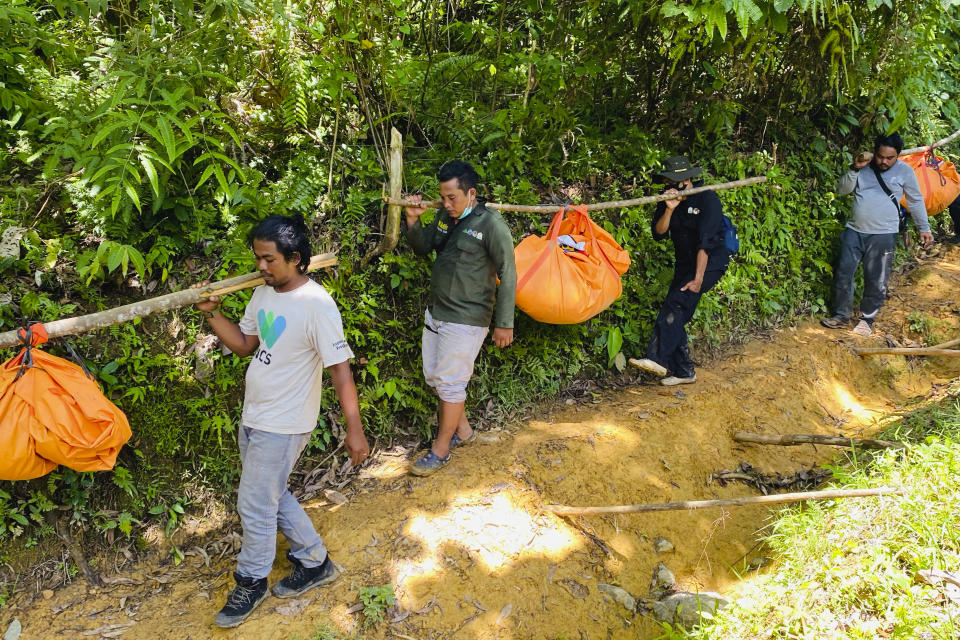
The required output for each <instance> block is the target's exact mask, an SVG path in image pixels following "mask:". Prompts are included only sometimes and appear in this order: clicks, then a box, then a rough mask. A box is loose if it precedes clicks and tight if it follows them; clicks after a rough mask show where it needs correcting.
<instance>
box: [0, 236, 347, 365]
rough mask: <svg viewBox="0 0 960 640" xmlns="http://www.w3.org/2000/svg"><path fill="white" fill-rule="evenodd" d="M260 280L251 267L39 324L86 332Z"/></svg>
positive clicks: (322, 262)
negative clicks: (222, 277)
mask: <svg viewBox="0 0 960 640" xmlns="http://www.w3.org/2000/svg"><path fill="white" fill-rule="evenodd" d="M335 264H337V256H335V255H334V254H332V253H323V254H320V255H317V256H313V257H312V258H311V259H310V267H309V268H308V270H309V271H314V270H316V269H320V268H323V267H332V266H334V265H335ZM261 284H263V278H261V277H260V272H259V271H255V272H254V273H247V274H245V275H242V276H236V277H233V278H228V279H226V280H221V281H220V282H212V283H210V284H208V285H206V286H203V287H197V288H195V289H183V290H182V291H176V292H174V293H168V294H166V295H163V296H157V297H155V298H148V299H147V300H140V301H138V302H133V303H131V304H126V305H123V306H122V307H115V308H113V309H107V310H106V311H100V312H98V313H91V314H88V315H85V316H77V317H75V318H65V319H63V320H54V321H53V322H44V323H43V326H44V328H45V329H46V330H47V336H48V337H50V338H58V337H60V336H69V335H74V334H77V333H86V332H87V331H93V330H94V329H102V328H103V327H109V326H110V325H113V324H119V323H121V322H128V321H130V320H134V319H136V318H143V317H145V316H149V315H153V314H155V313H162V312H164V311H169V310H170V309H176V308H178V307H186V306H188V305H191V304H196V303H198V302H201V301H203V300H206V299H207V298H209V297H211V296H224V295H226V294H228V293H233V292H234V291H240V290H241V289H249V288H251V287H257V286H260V285H261ZM17 331H18V330H14V331H7V332H4V333H0V349H2V348H4V347H13V346H16V345H18V344H20V339H19V338H18V337H17Z"/></svg>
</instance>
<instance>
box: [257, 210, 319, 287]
mask: <svg viewBox="0 0 960 640" xmlns="http://www.w3.org/2000/svg"><path fill="white" fill-rule="evenodd" d="M307 233H308V232H307V225H306V223H305V222H304V221H303V216H302V215H299V214H297V215H295V216H267V217H266V218H264V219H263V220H261V221H260V223H259V224H258V225H257V226H255V227H254V228H253V231H251V232H250V235H249V236H248V238H247V241H248V242H249V243H250V244H251V245H253V241H254V240H262V241H263V242H273V243H274V244H276V245H277V251H279V252H280V253H282V254H283V257H284V258H285V259H286V260H287V262H289V261H290V260H292V259H293V254H295V253H296V254H299V256H300V261H299V262H298V263H297V271H298V272H299V273H301V274H302V273H306V272H307V269H308V268H309V267H310V257H311V255H312V253H313V252H312V251H311V250H310V240H309V239H307Z"/></svg>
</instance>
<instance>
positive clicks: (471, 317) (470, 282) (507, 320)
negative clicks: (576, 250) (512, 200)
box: [406, 204, 517, 329]
mask: <svg viewBox="0 0 960 640" xmlns="http://www.w3.org/2000/svg"><path fill="white" fill-rule="evenodd" d="M406 236H407V240H408V241H409V242H410V246H411V247H413V250H414V252H416V253H418V254H420V255H427V254H428V253H430V252H431V251H434V250H436V252H437V259H436V260H435V261H434V263H433V272H432V275H431V282H430V313H431V315H433V317H434V318H436V319H437V320H440V321H441V322H454V323H456V324H466V325H470V326H474V327H489V326H490V320H491V318H493V315H494V314H493V309H494V302H496V310H497V313H496V321H495V323H494V326H495V327H497V328H505V329H512V328H513V304H514V298H515V297H516V294H517V267H516V264H514V261H513V237H512V236H511V235H510V229H509V227H507V223H506V222H504V220H503V217H501V215H500V213H499V212H497V211H494V210H493V209H489V208H487V206H486V205H483V204H478V205H477V206H476V207H474V209H473V211H471V212H470V214H469V215H468V216H467V217H466V218H464V219H463V220H453V219H452V218H451V217H450V214H449V213H447V211H446V210H445V209H440V210H439V211H438V212H437V215H436V217H435V218H434V220H433V222H431V223H430V224H429V225H427V226H426V227H424V226H423V225H421V224H420V221H419V220H418V221H417V222H415V223H414V224H413V226H412V227H410V228H408V229H407V233H406ZM498 277H499V278H500V288H499V290H498V289H497V278H498Z"/></svg>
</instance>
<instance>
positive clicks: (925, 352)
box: [853, 347, 960, 358]
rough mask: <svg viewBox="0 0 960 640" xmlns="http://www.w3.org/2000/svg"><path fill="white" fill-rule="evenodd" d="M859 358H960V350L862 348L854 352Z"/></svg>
mask: <svg viewBox="0 0 960 640" xmlns="http://www.w3.org/2000/svg"><path fill="white" fill-rule="evenodd" d="M853 352H854V353H855V354H857V355H858V356H878V355H881V354H887V355H900V356H936V357H946V358H960V350H958V349H934V348H933V347H860V348H856V349H854V350H853Z"/></svg>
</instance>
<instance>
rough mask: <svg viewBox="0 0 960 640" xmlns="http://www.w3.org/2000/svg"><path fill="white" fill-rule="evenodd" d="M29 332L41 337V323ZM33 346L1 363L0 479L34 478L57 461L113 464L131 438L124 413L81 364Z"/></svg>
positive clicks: (86, 467) (84, 467) (34, 339)
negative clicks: (1, 454)
mask: <svg viewBox="0 0 960 640" xmlns="http://www.w3.org/2000/svg"><path fill="white" fill-rule="evenodd" d="M30 333H32V335H30V337H29V340H30V343H31V345H32V346H36V345H38V344H42V343H43V342H45V341H46V332H45V331H44V330H43V325H39V324H35V325H32V326H31V327H30ZM21 335H22V336H25V337H24V339H25V340H26V339H27V338H26V335H27V334H25V333H24V332H23V331H22V330H21ZM32 346H31V347H28V348H24V349H23V350H21V351H20V353H19V354H18V355H17V356H16V357H14V358H12V359H10V360H8V361H7V362H5V363H4V364H3V367H2V368H0V451H3V456H2V457H0V480H28V479H30V478H38V477H40V476H42V475H44V474H46V473H49V472H50V471H52V470H53V468H54V467H56V466H57V465H58V464H62V465H64V466H67V467H70V468H71V469H74V470H75V471H103V470H106V469H112V468H113V465H114V464H115V463H116V460H117V454H118V453H119V452H120V448H121V447H122V446H123V445H124V443H126V441H127V440H129V439H130V435H131V433H130V424H129V423H128V422H127V417H126V416H125V415H124V414H123V412H122V411H120V409H118V408H117V406H116V405H114V404H113V403H112V402H110V401H109V400H108V399H107V398H106V397H104V395H103V393H101V391H100V387H99V386H98V385H97V383H96V382H95V381H94V380H92V379H91V378H89V377H88V376H87V375H86V373H85V372H84V371H83V370H82V369H81V368H80V367H78V366H77V365H75V364H73V363H72V362H69V361H67V360H64V359H63V358H58V357H56V356H52V355H50V354H48V353H44V352H42V351H40V350H38V349H35V348H32Z"/></svg>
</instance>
